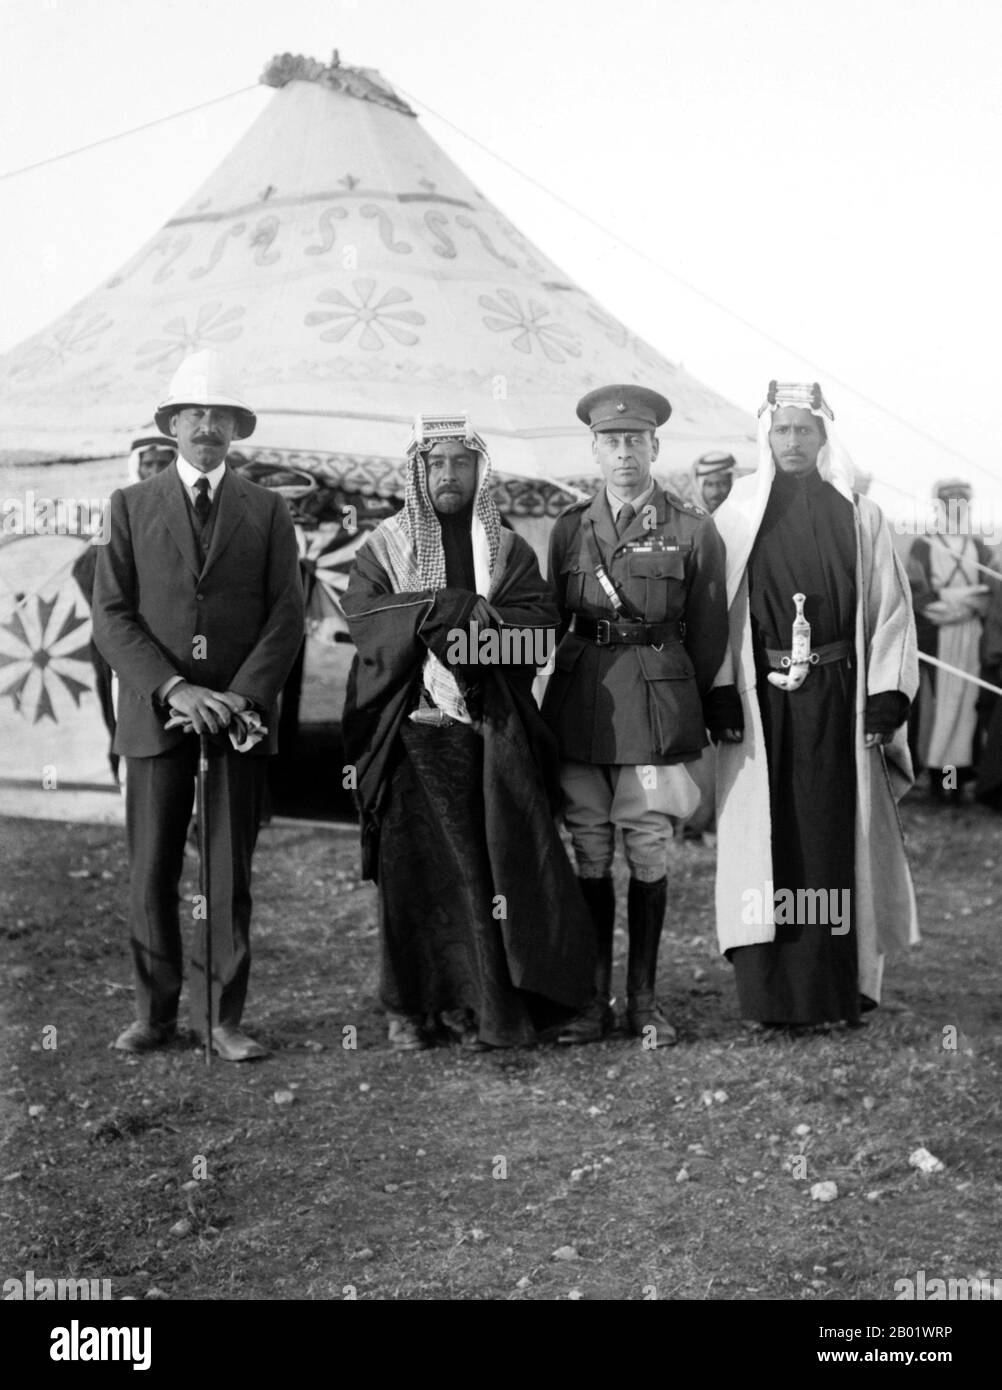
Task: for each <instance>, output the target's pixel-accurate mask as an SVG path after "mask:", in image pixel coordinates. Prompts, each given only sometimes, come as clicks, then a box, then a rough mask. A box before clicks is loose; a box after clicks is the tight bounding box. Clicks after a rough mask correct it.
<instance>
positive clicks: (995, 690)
mask: <svg viewBox="0 0 1002 1390" xmlns="http://www.w3.org/2000/svg"><path fill="white" fill-rule="evenodd" d="M918 658H919V661H926V662H928V663H929V665H930V666H938V667H939V669H940V670H941V671H949V673H950V675H951V676H959V677H960V679H961V680H964V681H970V683H971V685H980V686H981V689H982V690H990V691H991V692H992V694H993V695H1002V689H1000V688H999V687H998V686H997V685H992V683H991V681H983V680H982V679H981V677H980V676H972V675H971V674H970V673H969V672H967V671H961V669H960V667H959V666H951V665H950V663H949V662H948V661H940V659H939V657H938V656H929V654H928V653H927V652H919V654H918Z"/></svg>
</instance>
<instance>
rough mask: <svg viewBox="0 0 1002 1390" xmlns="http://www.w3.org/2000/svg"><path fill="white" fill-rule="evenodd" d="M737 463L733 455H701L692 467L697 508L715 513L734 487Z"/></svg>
mask: <svg viewBox="0 0 1002 1390" xmlns="http://www.w3.org/2000/svg"><path fill="white" fill-rule="evenodd" d="M737 466H738V462H737V459H736V458H735V457H734V455H733V454H723V453H719V452H714V453H711V454H703V455H702V457H700V458H698V459H697V460H696V462H695V463H694V464H693V465H692V492H693V497H694V498H695V501H696V503H697V505H698V506H700V507H703V508H704V509H705V510H706V511H708V512H711V513H712V512H715V511H716V510H717V508H718V507H719V506H720V504H721V502H724V501H726V499H727V495H728V493H729V492H730V490H731V488H732V487H733V486H734V470H735V469H736V468H737Z"/></svg>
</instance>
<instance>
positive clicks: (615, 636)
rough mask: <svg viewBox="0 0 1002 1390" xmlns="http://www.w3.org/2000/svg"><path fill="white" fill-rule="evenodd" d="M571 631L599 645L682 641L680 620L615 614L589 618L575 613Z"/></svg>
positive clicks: (637, 644)
mask: <svg viewBox="0 0 1002 1390" xmlns="http://www.w3.org/2000/svg"><path fill="white" fill-rule="evenodd" d="M571 631H572V632H573V633H574V635H575V636H576V637H584V638H585V639H586V640H587V641H589V642H594V643H595V645H596V647H625V646H630V647H632V646H637V647H661V646H663V645H664V644H665V642H679V641H681V638H682V625H681V624H680V623H641V622H621V621H618V620H617V619H615V618H586V617H584V616H583V615H582V614H581V613H575V614H574V621H573V625H572V627H571Z"/></svg>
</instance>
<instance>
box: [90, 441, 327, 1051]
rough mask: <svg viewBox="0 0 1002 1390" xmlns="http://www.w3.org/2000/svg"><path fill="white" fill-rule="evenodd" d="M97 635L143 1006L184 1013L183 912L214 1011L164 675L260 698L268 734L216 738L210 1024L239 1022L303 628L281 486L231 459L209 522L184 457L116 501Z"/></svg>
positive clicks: (195, 1009)
mask: <svg viewBox="0 0 1002 1390" xmlns="http://www.w3.org/2000/svg"><path fill="white" fill-rule="evenodd" d="M93 624H94V641H95V643H96V645H97V647H98V649H99V650H100V652H101V653H102V655H103V656H104V657H105V658H106V659H107V661H108V662H109V663H110V664H111V666H112V667H113V669H114V670H115V671H116V672H117V674H118V677H119V700H118V723H117V731H116V735H115V744H114V748H115V751H116V752H117V753H119V754H120V755H122V756H123V757H124V758H125V759H126V760H127V761H126V767H127V776H126V828H127V838H128V847H129V863H130V903H129V920H130V934H131V942H132V953H133V962H134V967H135V979H136V1009H137V1016H138V1018H139V1019H140V1020H141V1021H143V1022H146V1023H150V1024H153V1025H156V1026H164V1025H169V1024H171V1023H172V1022H173V1021H174V1020H175V1019H176V1016H177V1007H178V999H179V996H180V992H181V979H182V952H181V931H180V923H181V922H185V921H192V920H194V922H195V931H194V935H193V943H192V952H191V966H192V969H191V976H190V980H189V987H190V998H189V1007H190V1011H191V1017H192V1020H193V1021H195V1022H196V1023H197V1024H198V1025H199V1026H201V1022H202V1020H204V1018H205V1013H206V1010H205V972H204V963H203V928H202V923H201V922H200V921H198V920H197V918H198V917H199V916H200V915H204V914H200V913H199V912H197V911H195V908H194V904H193V903H191V902H190V901H189V902H185V903H183V904H181V905H180V906H181V915H180V921H179V902H178V884H179V880H180V876H181V870H182V867H183V860H184V845H185V836H186V832H187V827H188V823H189V820H190V817H191V810H192V799H193V788H194V778H195V772H196V764H197V754H198V739H197V737H195V736H193V735H192V734H185V733H183V732H181V730H179V729H172V730H169V731H168V730H166V729H165V728H164V725H165V723H166V722H167V720H168V719H169V718H170V713H171V712H170V710H169V709H168V707H167V705H166V704H164V703H163V702H162V701H161V700H160V699H158V698H157V695H156V692H157V691H160V690H161V689H162V687H163V686H164V683H165V682H167V681H169V680H170V679H171V678H172V677H175V676H181V677H183V678H184V679H185V680H186V681H190V682H191V683H192V684H194V685H199V686H205V687H208V688H209V689H211V690H215V691H220V692H225V691H234V692H236V693H237V694H239V695H242V696H244V697H245V698H246V699H247V700H248V701H250V702H251V705H252V706H253V708H254V709H255V710H256V711H257V712H258V714H260V716H261V718H262V720H263V722H264V723H265V724H266V725H267V727H268V731H269V732H268V736H267V739H266V740H263V741H262V742H260V743H259V744H258V745H257V746H256V747H254V748H252V749H251V750H249V751H247V752H237V751H236V750H235V749H234V748H233V747H232V745H231V743H230V740H229V738H228V736H227V735H226V734H225V733H221V734H219V735H216V736H214V737H213V739H212V755H211V756H210V771H209V788H210V792H209V826H210V836H211V838H210V845H209V850H210V857H211V864H212V892H211V902H210V910H211V923H212V952H213V1023H214V1024H215V1023H222V1024H227V1025H231V1026H234V1027H236V1026H237V1025H239V1022H240V1017H241V1013H242V1010H243V1004H244V998H245V996H246V991H247V980H248V976H249V971H250V948H249V928H250V914H251V894H250V875H251V857H252V854H253V851H254V844H255V841H256V838H257V831H258V826H259V824H260V817H261V809H262V801H263V795H264V788H265V768H266V761H265V759H266V756H267V755H268V754H269V753H274V752H275V751H276V748H277V729H278V710H277V701H278V697H279V694H280V692H281V690H282V686H283V685H284V683H285V680H286V677H287V676H288V674H289V671H290V669H291V667H292V664H293V662H294V660H295V658H296V655H297V652H298V650H299V646H300V643H301V642H302V640H303V596H302V584H301V580H300V577H299V564H298V560H297V552H296V538H295V531H294V529H293V525H292V521H291V518H290V516H289V513H288V510H287V508H286V505H285V502H284V501H283V499H282V498H281V497H280V496H279V495H278V494H277V493H274V492H270V491H268V489H266V488H262V487H258V486H257V485H256V484H254V483H251V482H248V481H247V480H246V479H244V478H241V477H240V476H239V475H237V474H235V473H233V472H232V471H230V470H229V469H228V470H227V471H226V473H225V474H224V476H223V479H222V482H221V483H220V485H219V487H218V488H217V490H216V494H215V497H214V498H213V501H212V508H211V511H210V513H209V515H208V517H207V519H206V520H205V522H204V524H203V523H201V522H200V521H199V519H198V517H197V516H196V514H195V510H194V508H193V506H192V505H191V503H190V501H189V499H188V495H187V492H186V490H185V488H184V485H183V483H182V481H181V478H180V476H179V474H178V472H177V468H176V467H170V468H167V469H165V470H164V472H162V473H160V474H158V475H157V476H156V477H153V478H149V479H147V480H146V481H145V482H142V483H137V484H135V485H134V486H132V487H128V488H124V489H122V490H120V491H118V492H116V493H114V495H113V496H112V499H111V535H110V539H109V542H108V545H107V546H105V547H102V549H101V553H100V555H99V557H98V565H97V578H96V582H95V588H94V608H93Z"/></svg>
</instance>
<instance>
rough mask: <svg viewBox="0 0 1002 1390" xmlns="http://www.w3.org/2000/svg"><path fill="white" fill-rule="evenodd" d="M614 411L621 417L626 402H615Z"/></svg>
mask: <svg viewBox="0 0 1002 1390" xmlns="http://www.w3.org/2000/svg"><path fill="white" fill-rule="evenodd" d="M616 409H617V410H618V411H619V413H620V415H622V413H623V411H624V410H625V409H626V402H625V401H617V402H616Z"/></svg>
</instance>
